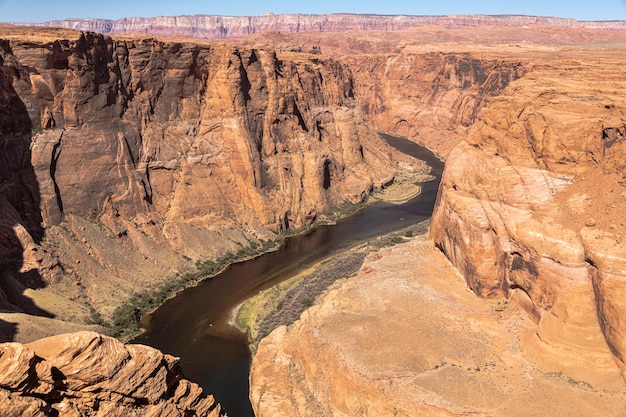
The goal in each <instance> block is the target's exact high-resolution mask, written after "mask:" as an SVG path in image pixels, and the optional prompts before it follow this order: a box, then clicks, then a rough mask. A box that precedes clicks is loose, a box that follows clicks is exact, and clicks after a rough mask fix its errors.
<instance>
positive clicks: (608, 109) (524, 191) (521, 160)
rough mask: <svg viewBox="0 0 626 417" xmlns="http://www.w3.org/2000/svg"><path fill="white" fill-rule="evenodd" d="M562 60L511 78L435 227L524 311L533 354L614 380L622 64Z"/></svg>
mask: <svg viewBox="0 0 626 417" xmlns="http://www.w3.org/2000/svg"><path fill="white" fill-rule="evenodd" d="M560 59H562V60H563V61H558V60H555V61H554V66H551V67H548V66H541V67H536V68H535V69H534V71H532V72H530V73H529V74H527V75H526V76H525V77H524V78H522V79H520V80H518V81H515V82H513V83H511V84H510V85H509V87H507V88H506V89H505V90H504V91H503V93H502V94H501V95H500V96H498V97H497V98H496V99H494V100H493V101H491V103H490V104H489V106H488V108H487V110H486V111H485V112H484V114H483V116H482V121H481V122H480V123H478V124H477V125H476V126H475V127H474V129H473V130H472V131H471V133H470V134H469V136H468V137H467V139H466V140H465V141H464V142H462V143H461V144H460V145H459V146H458V147H456V148H455V149H454V151H453V152H452V153H451V154H450V157H449V159H448V161H447V164H446V171H445V173H444V177H443V181H442V185H441V189H440V196H439V201H438V203H437V206H436V209H435V212H434V215H433V225H432V229H431V233H432V238H433V239H434V241H435V243H436V244H437V246H438V247H439V248H441V250H442V251H443V252H444V253H445V254H446V256H447V257H448V258H449V259H450V261H451V262H452V263H453V264H454V265H455V267H456V268H457V269H458V270H459V271H460V272H461V273H462V274H463V276H464V277H465V280H466V281H467V283H468V286H469V287H470V288H471V289H472V290H473V291H474V292H475V293H476V294H478V295H480V296H485V297H507V298H510V299H515V300H517V301H518V302H520V303H521V304H522V305H523V306H524V307H525V308H526V310H527V311H528V313H529V315H530V316H531V317H532V318H533V320H534V321H535V322H536V323H537V332H536V335H532V336H530V337H529V338H528V339H527V340H525V349H526V352H527V353H526V354H527V357H529V358H531V360H533V361H534V362H535V363H537V364H539V366H541V367H542V368H543V369H545V370H547V371H553V372H563V373H564V374H566V375H568V376H570V377H571V378H573V379H576V380H581V381H586V382H588V383H589V384H591V385H593V386H600V387H601V386H611V385H614V384H619V383H622V381H621V378H619V377H618V376H616V375H615V372H614V369H615V367H616V365H617V366H618V367H619V368H621V370H622V375H624V372H625V371H626V367H625V366H624V360H625V358H626V356H625V355H626V350H625V348H626V347H625V346H624V340H626V327H625V326H624V320H623V318H624V317H626V316H625V314H626V305H625V304H624V301H623V299H624V297H623V295H624V291H625V290H626V281H624V274H625V272H626V270H625V269H624V259H626V250H625V248H624V246H623V244H622V239H623V236H624V235H625V233H626V224H625V223H624V218H623V208H624V203H623V197H624V195H625V193H626V191H625V188H624V179H623V176H624V173H623V168H624V159H625V156H626V155H625V154H624V145H623V143H624V142H623V138H624V126H625V125H626V117H625V116H624V109H625V108H626V102H625V101H624V92H625V91H626V83H624V79H623V76H622V75H621V73H622V68H623V65H624V62H623V60H621V58H620V57H618V56H616V55H615V54H611V53H607V55H603V54H602V53H601V52H596V53H593V52H589V51H588V52H586V53H585V55H577V54H575V55H574V56H572V55H570V54H567V55H562V56H560ZM546 352H552V353H553V354H556V355H557V356H558V357H559V360H546V357H545V356H544V355H545V354H546ZM607 352H611V353H612V356H613V358H612V359H609V360H607V356H606V353H607Z"/></svg>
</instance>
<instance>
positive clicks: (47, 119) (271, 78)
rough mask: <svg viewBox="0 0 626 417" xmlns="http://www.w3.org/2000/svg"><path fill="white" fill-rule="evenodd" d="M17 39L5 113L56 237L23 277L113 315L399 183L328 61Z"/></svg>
mask: <svg viewBox="0 0 626 417" xmlns="http://www.w3.org/2000/svg"><path fill="white" fill-rule="evenodd" d="M52 35H54V33H53V34H52ZM7 38H8V40H6V41H3V42H2V44H1V45H2V49H1V56H2V60H3V66H2V74H4V78H3V84H2V86H3V90H2V91H3V95H2V99H3V103H7V104H3V105H2V106H1V108H2V109H3V111H6V112H9V111H10V112H12V113H17V111H18V110H19V111H21V113H20V114H21V117H22V118H23V119H24V120H25V122H28V120H30V124H28V123H27V124H26V126H27V128H26V131H27V132H28V134H27V135H26V136H25V137H26V139H24V141H25V143H28V140H30V141H31V142H32V143H30V148H29V149H28V148H25V149H28V152H30V154H28V153H27V154H25V155H24V156H20V157H19V161H21V162H20V163H22V164H23V165H24V166H26V167H29V169H30V172H31V173H34V176H35V177H36V181H34V180H33V181H32V183H31V184H34V185H33V186H35V187H38V188H39V193H34V192H33V194H34V195H36V194H40V196H41V197H40V201H38V202H37V204H31V205H32V206H34V207H36V206H39V207H38V211H39V212H40V214H39V216H40V221H39V222H37V221H34V222H32V223H33V224H37V225H39V224H40V223H41V222H43V224H44V225H45V226H46V227H47V233H46V238H45V241H44V249H45V250H42V249H41V247H40V246H39V245H38V243H39V242H38V240H39V239H40V236H34V235H33V234H29V233H28V229H27V230H26V231H25V232H24V233H21V234H20V236H19V240H20V245H21V247H22V248H23V249H24V255H23V258H24V259H23V262H22V263H23V269H25V270H31V269H36V271H37V274H38V275H39V278H40V279H41V280H42V281H43V282H45V283H48V284H54V285H53V287H52V288H53V289H54V288H56V289H57V291H58V292H60V293H62V294H63V295H65V296H77V297H82V296H86V297H87V298H88V300H89V302H90V304H91V305H92V306H94V307H95V308H96V309H97V310H99V311H100V312H102V313H103V314H104V315H105V316H106V315H108V314H110V313H111V311H112V309H113V308H114V306H115V305H118V304H119V302H121V300H124V299H125V298H126V297H128V294H130V293H132V292H133V291H137V290H141V289H145V288H146V287H148V288H150V287H153V286H156V285H159V284H160V283H162V282H163V281H164V280H165V279H167V278H168V277H171V276H172V275H174V274H175V273H176V272H178V271H181V270H185V269H190V268H191V267H192V265H193V264H192V263H190V262H191V261H194V260H198V259H206V258H211V257H216V256H218V255H220V254H223V253H225V252H233V253H234V252H237V251H238V250H240V249H243V248H246V247H248V246H249V245H251V243H250V242H258V241H259V240H268V239H271V238H273V237H275V233H276V232H279V231H283V230H285V229H287V228H292V227H300V226H304V225H307V224H310V223H311V222H312V221H313V220H315V218H316V217H317V216H318V215H319V214H321V213H323V212H325V211H327V210H328V209H330V208H331V207H332V206H334V205H336V204H338V203H340V202H343V201H346V200H349V201H352V202H359V201H361V200H362V199H363V198H365V196H367V194H368V193H369V192H370V191H371V189H372V188H373V187H379V186H382V185H383V184H385V183H387V182H389V181H391V180H392V178H393V175H394V170H393V168H392V169H391V170H390V169H389V166H390V161H391V159H390V153H389V152H388V151H382V152H381V151H379V150H378V149H387V148H386V147H385V144H384V142H382V141H381V140H380V138H378V136H377V135H376V134H375V132H373V131H372V130H371V129H370V128H369V127H367V125H366V124H365V122H364V119H363V116H362V114H361V112H360V110H359V109H358V107H357V106H356V103H355V98H354V92H353V81H352V78H351V75H350V73H349V71H347V70H346V69H345V67H343V66H342V65H341V64H338V63H337V62H335V61H333V60H331V59H328V58H323V57H311V56H306V55H305V56H303V55H298V54H284V55H281V56H277V55H276V54H274V53H272V52H269V51H265V50H256V49H252V48H239V47H234V46H229V45H205V46H199V45H194V44H185V43H182V44H181V43H163V42H159V41H155V40H141V39H139V40H123V41H114V40H111V39H109V38H105V37H103V36H100V35H95V34H84V33H83V34H81V33H74V34H73V37H72V36H70V37H66V38H61V39H54V38H46V37H44V39H43V40H36V41H26V40H22V39H20V36H19V34H12V35H10V36H9V35H7ZM5 91H6V93H5ZM16 103H17V104H16ZM16 106H17V107H16ZM16 109H17V110H16ZM25 114H27V115H28V116H29V117H28V118H25ZM31 126H32V131H31V130H30V127H31ZM9 127H10V126H9ZM7 129H8V128H7ZM7 137H9V138H10V139H11V140H15V139H14V138H15V135H10V136H7ZM27 139H28V140H27ZM20 149H21V148H20ZM24 152H26V151H24ZM7 157H10V158H13V159H14V160H18V158H17V157H16V155H14V154H11V155H7ZM29 160H30V162H29ZM23 200H24V199H22V201H23ZM35 214H36V213H35ZM16 223H20V224H23V222H16ZM59 226H61V227H59ZM8 246H11V245H8ZM17 246H18V245H13V246H12V247H17ZM19 252H20V250H17V251H16V253H19ZM81 294H82V295H81Z"/></svg>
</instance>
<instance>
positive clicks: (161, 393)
mask: <svg viewBox="0 0 626 417" xmlns="http://www.w3.org/2000/svg"><path fill="white" fill-rule="evenodd" d="M0 403H1V404H2V415H3V416H6V417H14V416H15V417H18V416H20V417H26V416H28V417H39V416H41V417H43V416H50V415H58V416H120V417H121V416H124V417H126V416H172V417H179V416H180V417H183V416H185V417H192V416H197V417H201V416H202V417H209V416H211V417H217V416H222V415H224V413H223V412H222V410H221V408H220V406H219V404H217V403H216V402H215V400H214V399H213V397H211V396H206V395H203V394H202V389H201V388H200V387H199V386H198V385H197V384H195V383H193V382H190V381H188V380H186V379H184V378H183V375H182V373H181V370H180V366H179V365H178V360H177V359H176V358H174V357H172V356H169V355H164V354H162V353H161V352H159V351H158V350H156V349H153V348H150V347H147V346H141V345H124V344H122V343H121V342H119V341H117V340H115V339H112V338H110V337H106V336H101V335H99V334H96V333H90V332H80V333H71V334H67V335H60V336H53V337H50V338H46V339H41V340H38V341H36V342H33V343H30V344H28V345H22V344H20V343H3V344H0Z"/></svg>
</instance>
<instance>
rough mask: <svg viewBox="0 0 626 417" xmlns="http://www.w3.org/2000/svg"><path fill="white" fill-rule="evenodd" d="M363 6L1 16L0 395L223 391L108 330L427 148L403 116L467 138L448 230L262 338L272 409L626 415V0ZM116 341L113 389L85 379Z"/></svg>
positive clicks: (397, 253)
mask: <svg viewBox="0 0 626 417" xmlns="http://www.w3.org/2000/svg"><path fill="white" fill-rule="evenodd" d="M340 17H341V18H339V17H333V16H330V17H328V18H327V19H326V20H325V22H327V23H326V25H327V26H324V28H325V29H324V30H321V31H318V33H313V32H307V31H304V30H303V31H302V32H301V33H299V32H298V33H296V31H291V30H288V29H286V28H288V27H290V26H289V25H293V24H294V23H293V22H296V23H298V24H300V25H301V27H302V28H307V27H309V26H312V27H315V22H309V23H307V22H308V21H307V20H306V19H305V18H306V16H304V17H303V16H291V17H289V16H283V15H281V16H270V15H268V16H265V17H259V18H258V19H257V20H258V22H261V23H258V26H256V27H255V26H254V25H251V24H250V23H249V22H253V23H254V22H256V21H255V20H254V19H252V20H248V26H245V25H242V24H241V23H240V22H239V23H237V22H234V23H233V22H230V23H229V24H231V23H232V25H233V26H232V28H235V29H228V30H226V31H225V29H224V28H225V27H227V25H226V23H224V19H223V20H222V22H221V23H220V24H221V26H219V25H218V26H215V24H214V23H211V22H212V21H211V20H210V19H209V18H208V17H207V18H205V19H204V20H202V19H201V18H200V17H196V18H194V19H195V20H194V19H191V18H179V19H178V20H175V23H176V24H172V18H161V21H159V20H158V19H157V20H155V21H151V22H145V21H141V22H140V21H133V20H123V21H118V22H106V21H96V20H91V21H88V22H86V23H81V24H86V25H87V26H85V27H83V26H79V23H78V22H77V21H67V22H66V23H58V24H56V23H55V24H56V25H58V26H67V27H70V28H79V29H81V30H83V31H82V32H81V31H74V30H69V29H50V28H31V27H16V26H7V27H1V28H0V131H1V132H2V133H1V135H2V137H1V140H2V144H3V151H2V161H1V163H0V185H1V187H2V194H1V195H0V211H1V213H2V217H1V220H0V222H1V223H0V256H1V260H2V270H1V273H2V281H1V282H0V289H1V292H0V308H1V309H2V313H0V320H2V326H0V332H2V334H3V339H4V340H6V341H16V342H23V343H26V344H19V343H8V344H3V345H2V349H3V350H2V356H0V359H1V360H2V361H3V362H2V363H0V369H4V370H5V371H4V372H1V373H0V395H1V396H2V398H4V399H2V400H0V401H2V404H4V403H5V402H8V401H10V402H11V404H18V403H19V404H18V405H19V407H22V408H21V409H20V410H21V411H19V412H26V411H24V410H31V411H28V412H31V413H32V415H38V414H36V413H37V412H42V413H43V412H46V410H50V409H51V407H52V408H54V409H56V410H57V412H59V413H61V414H60V415H65V414H63V413H68V414H67V415H71V414H69V413H70V411H68V410H74V411H75V412H79V411H80V412H85V413H87V414H89V413H93V414H94V415H97V414H96V413H97V407H96V406H95V405H96V404H97V405H98V407H101V410H110V409H117V410H122V411H123V410H124V407H128V408H133V407H135V406H138V405H142V406H146V407H148V408H149V409H150V411H149V412H151V413H155V414H154V415H159V413H164V412H165V411H163V410H165V409H167V410H171V413H172V414H171V415H186V414H184V413H186V412H194V413H197V415H210V414H209V413H214V414H215V415H217V414H219V413H221V412H222V411H221V409H220V408H219V405H217V404H215V402H214V401H213V400H212V398H211V397H204V396H202V395H200V394H199V393H198V387H197V386H195V385H193V384H192V383H190V382H187V381H186V380H181V375H180V372H179V371H180V370H179V369H177V368H176V361H175V359H174V358H172V357H170V356H168V355H163V354H161V353H159V352H158V351H155V350H149V348H145V349H144V348H142V347H138V346H133V345H128V346H125V345H123V344H121V343H119V342H117V341H115V340H113V339H110V338H107V337H105V336H99V335H98V334H96V333H92V332H89V331H87V330H90V331H96V332H103V331H105V330H106V324H107V322H110V321H112V320H114V317H115V314H116V311H117V312H119V310H118V309H119V308H120V307H123V306H124V305H125V303H126V302H127V301H129V300H130V299H131V296H132V295H133V294H138V293H141V292H142V291H146V289H147V290H150V291H158V290H159V289H160V288H162V287H163V286H165V285H167V283H168V282H170V281H172V280H180V279H181V278H182V277H184V276H186V274H188V273H191V274H195V273H197V272H198V270H199V269H202V266H203V265H204V266H205V265H207V263H208V262H213V263H216V262H218V261H220V262H221V261H225V262H227V261H228V259H231V258H232V259H234V258H235V257H236V256H237V255H246V254H254V253H256V252H258V251H259V250H261V248H267V247H269V246H267V245H271V242H275V241H276V240H277V239H278V238H280V236H281V234H283V233H285V232H288V231H293V230H294V229H297V230H300V229H302V228H306V227H309V226H311V225H313V224H314V223H315V222H316V221H318V220H319V219H320V218H323V217H324V216H325V215H326V213H328V212H329V211H330V210H331V209H332V208H333V207H336V206H338V205H340V204H342V203H345V202H350V203H360V202H362V201H364V200H365V199H366V197H367V196H368V195H369V194H370V193H371V192H372V191H373V190H375V189H380V188H384V187H386V186H389V185H390V184H392V183H393V181H394V179H395V178H397V176H398V175H399V174H400V173H403V172H411V173H417V172H426V171H427V168H426V167H425V166H424V165H423V164H421V163H420V162H419V161H415V160H412V159H410V158H408V157H406V156H403V155H401V154H400V153H398V152H396V151H394V150H393V149H391V148H390V147H389V146H388V145H386V143H385V142H384V141H382V140H381V139H380V138H379V136H378V134H377V131H384V132H389V133H394V134H398V135H402V136H406V137H408V138H410V139H411V140H414V141H417V142H420V143H423V144H426V145H427V146H428V147H429V148H431V149H433V150H435V151H437V152H439V153H440V154H441V155H442V156H443V157H445V159H446V169H445V172H444V176H443V180H442V184H441V187H440V192H439V197H438V202H437V205H436V208H435V212H434V214H433V219H432V225H431V229H430V234H429V236H428V237H425V236H420V237H406V238H405V239H403V241H405V242H404V243H402V244H398V245H395V246H393V247H388V248H383V249H380V250H379V251H377V252H374V253H372V254H370V255H369V257H368V259H367V260H366V261H365V263H364V265H363V266H362V268H361V270H360V271H359V272H358V273H357V275H356V276H354V277H352V278H348V279H347V280H345V281H342V282H340V283H338V284H337V285H336V287H334V288H333V289H331V290H330V291H329V292H328V293H327V294H326V295H325V296H323V297H321V298H319V299H318V300H317V302H316V304H317V305H315V306H313V307H311V308H310V309H308V310H307V311H305V313H304V314H303V315H302V318H301V320H299V321H297V322H296V323H295V324H293V325H291V326H289V327H288V328H286V327H279V328H278V329H276V330H274V331H273V332H272V333H271V334H270V335H269V336H268V337H267V338H266V339H264V340H262V341H261V343H260V344H259V346H258V351H257V353H256V355H255V357H254V359H253V364H252V371H251V400H252V404H253V406H254V408H255V412H256V414H257V416H279V415H290V416H294V415H302V416H304V415H310V416H314V415H333V416H347V415H350V416H357V415H364V416H365V415H415V414H416V413H421V414H424V415H433V416H440V415H441V416H450V415H467V414H476V415H485V416H500V415H501V416H523V415H540V414H541V415H557V414H562V415H564V414H567V415H581V416H582V415H585V416H587V415H612V416H619V415H621V414H620V413H623V398H624V394H625V392H626V391H625V390H626V387H625V386H624V375H625V372H626V367H625V365H624V360H625V359H624V358H625V355H626V351H625V349H626V342H624V340H625V337H626V328H625V327H624V324H623V322H624V319H623V318H624V317H625V314H626V311H624V310H625V309H626V304H624V301H623V294H624V290H625V288H624V274H625V273H626V272H625V270H624V265H623V264H624V259H626V252H625V250H624V246H623V244H622V241H621V239H622V236H624V232H626V229H624V227H625V225H624V219H623V215H622V213H623V208H624V203H623V201H624V199H623V196H624V193H626V189H625V188H624V178H623V170H624V166H623V164H624V163H623V161H624V156H625V155H624V150H623V148H624V146H623V143H624V138H625V137H626V116H625V114H624V109H625V106H626V103H625V102H624V99H623V97H624V92H625V91H624V89H625V88H626V79H625V78H624V75H623V71H622V69H623V68H624V65H625V64H626V55H625V54H624V49H623V45H624V41H625V40H626V30H625V28H624V27H622V25H621V23H622V22H613V23H611V22H576V21H568V20H561V19H551V20H550V19H541V18H531V17H515V16H504V17H499V18H498V17H488V16H465V17H463V16H461V17H458V16H457V17H449V18H443V17H442V18H439V20H437V19H434V20H433V19H430V20H429V19H426V20H425V21H424V20H422V21H420V22H418V23H419V25H418V26H419V27H413V28H409V26H408V25H409V23H411V22H409V21H410V20H411V19H409V18H401V17H398V18H395V20H394V19H392V18H391V17H389V19H382V18H376V17H372V16H369V17H368V16H359V15H342V16H340ZM206 22H209V23H210V24H213V25H214V26H213V27H217V29H214V33H213V32H210V31H208V32H207V29H206V27H205V26H202V25H203V24H204V25H207V24H209V23H206ZM263 22H270V23H271V22H274V23H276V22H279V23H280V25H283V26H280V25H278V26H271V25H270V24H269V23H263ZM355 22H357V23H355ZM363 22H365V23H363ZM407 22H409V23H407ZM414 23H415V22H413V23H411V24H414ZM592 23H593V24H592ZM49 24H52V23H49ZM183 24H184V25H183ZM276 24H278V23H276ZM355 24H358V25H360V26H359V27H360V29H370V30H352V31H346V29H349V28H352V26H350V25H355ZM367 24H370V25H371V26H369V27H368V26H367ZM285 25H286V26H285ZM307 25H308V26H307ZM394 25H395V26H394ZM116 28H117V29H116ZM146 28H150V29H151V30H153V31H152V32H148V30H147V29H146ZM237 28H239V29H237ZM389 29H394V30H393V31H389ZM90 31H93V32H90ZM96 31H102V32H107V33H109V34H111V35H112V37H111V36H109V35H108V34H107V35H103V34H99V33H95V32H96ZM203 31H204V32H203ZM141 32H148V33H150V34H153V35H155V36H158V38H153V37H147V36H146V35H145V33H143V34H141ZM203 33H204V35H206V36H204V37H219V38H226V36H220V33H221V34H223V33H230V34H236V35H246V37H237V38H233V39H221V40H219V41H215V40H213V41H208V40H200V39H190V38H189V37H190V36H192V35H198V34H200V35H201V34H203ZM201 37H202V36H201ZM467 288H469V290H471V292H469V291H467ZM398 318H401V320H398ZM71 331H80V332H79V333H74V336H72V334H69V335H67V334H65V333H66V332H71ZM58 334H65V335H58ZM46 336H52V338H51V339H50V338H48V339H41V338H43V337H46ZM72 349H75V350H76V352H79V353H76V354H75V355H74V358H78V359H76V360H82V361H83V363H81V362H80V361H78V362H76V363H72V360H69V359H67V358H64V357H63V355H62V352H65V351H68V350H70V351H71V350H72ZM98 349H101V350H98ZM102 350H105V351H106V352H107V353H102ZM110 352H114V353H115V355H113V356H115V358H117V359H116V360H118V359H119V360H118V365H119V364H120V363H121V364H124V366H122V365H119V366H118V367H116V368H115V372H113V371H111V372H109V374H107V376H106V377H104V379H103V380H106V381H107V383H108V385H107V383H105V382H102V381H103V380H97V381H92V380H89V379H88V378H86V377H84V376H82V375H81V373H80V372H86V371H85V366H86V365H87V362H88V360H87V358H89V357H90V356H94V357H96V356H98V355H105V356H106V355H108V354H109V353H110ZM11 355H13V356H11ZM146 357H149V358H150V360H149V361H147V360H144V359H142V358H146ZM12 358H13V359H12ZM18 358H19V360H18ZM140 362H148V365H150V366H151V367H148V368H146V367H138V368H130V366H131V365H136V364H138V363H140ZM129 364H130V365H129ZM18 365H19V369H17V368H15V367H16V366H18ZM2 367H4V368H2ZM55 369H56V370H58V371H59V372H61V373H62V376H63V377H64V378H65V379H63V378H61V377H60V376H59V375H58V374H56V373H55V372H56V371H55ZM18 371H19V372H18ZM15 372H18V373H19V375H17V374H16V373H15ZM129 374H132V375H135V376H136V378H135V379H133V382H137V381H138V380H140V381H139V383H137V384H135V385H131V386H124V387H122V386H123V385H124V384H122V383H121V382H120V381H121V380H122V379H125V378H126V377H125V375H129ZM155 375H156V376H155ZM26 376H28V377H26ZM20 378H21V379H20ZM72 378H74V379H72ZM126 379H127V378H126ZM131 379H132V378H131ZM136 380H137V381H136ZM61 381H64V382H61ZM116 381H117V382H116ZM183 381H184V382H183ZM115 384H118V385H119V386H118V385H115ZM157 386H160V388H157ZM163 386H166V388H165V389H163ZM159 390H160V391H159ZM75 397H80V398H81V401H78V402H73V400H71V398H75ZM16 398H19V401H17V400H15V399H16ZM48 399H49V400H50V401H48V402H46V401H47V400H48ZM146 399H147V400H146ZM529 399H532V401H530V400H529ZM146 401H147V402H146ZM51 404H52V405H51ZM16 406H17V405H16ZM90 407H91V408H90ZM159 407H161V408H159ZM164 407H165V408H164ZM42 410H43V411H42ZM194 410H195V411H194ZM122 411H119V412H120V413H121V412H122ZM102 412H103V413H104V411H102ZM176 413H178V414H176ZM594 413H595V414H594ZM16 415H17V414H16ZM42 415H44V414H42ZM102 415H104V414H102ZM109 415H111V414H109ZM120 415H123V414H120Z"/></svg>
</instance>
